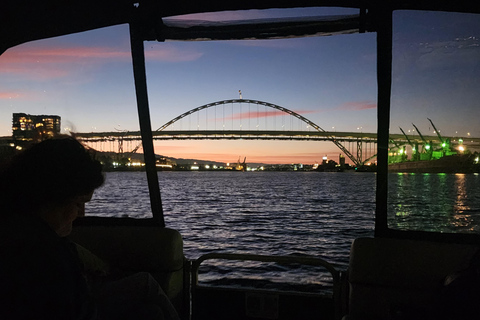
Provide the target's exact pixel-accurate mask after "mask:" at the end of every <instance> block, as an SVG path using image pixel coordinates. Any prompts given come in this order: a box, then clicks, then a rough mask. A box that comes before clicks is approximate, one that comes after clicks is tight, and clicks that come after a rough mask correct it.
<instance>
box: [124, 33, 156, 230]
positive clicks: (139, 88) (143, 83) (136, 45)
mask: <svg viewBox="0 0 480 320" xmlns="http://www.w3.org/2000/svg"><path fill="white" fill-rule="evenodd" d="M130 42H131V48H132V61H133V75H134V78H135V91H136V96H137V108H138V118H139V122H140V133H141V135H142V146H143V154H144V158H145V169H146V173H147V181H148V191H149V193H150V206H151V208H152V214H153V219H154V220H155V221H156V222H157V223H158V224H159V225H160V226H162V227H164V226H165V220H164V217H163V209H162V199H161V196H160V187H159V185H158V175H157V168H156V164H155V151H154V148H153V135H152V126H151V123H150V110H149V106H148V93H147V76H146V72H145V54H144V48H143V38H142V37H141V32H140V30H138V28H136V25H132V24H130Z"/></svg>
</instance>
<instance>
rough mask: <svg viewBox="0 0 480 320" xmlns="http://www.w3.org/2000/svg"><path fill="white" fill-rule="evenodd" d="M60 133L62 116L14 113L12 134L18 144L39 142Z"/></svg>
mask: <svg viewBox="0 0 480 320" xmlns="http://www.w3.org/2000/svg"><path fill="white" fill-rule="evenodd" d="M58 133H60V116H48V115H30V114H26V113H14V114H13V121H12V136H13V140H14V142H15V145H16V146H23V145H24V144H25V143H28V142H37V141H42V140H45V139H46V138H49V137H53V136H54V135H55V134H58Z"/></svg>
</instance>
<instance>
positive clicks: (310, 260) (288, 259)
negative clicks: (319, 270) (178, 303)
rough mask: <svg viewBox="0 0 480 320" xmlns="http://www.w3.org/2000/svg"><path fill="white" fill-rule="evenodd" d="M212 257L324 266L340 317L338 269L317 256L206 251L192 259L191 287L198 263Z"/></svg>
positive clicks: (337, 316)
mask: <svg viewBox="0 0 480 320" xmlns="http://www.w3.org/2000/svg"><path fill="white" fill-rule="evenodd" d="M212 259H223V260H237V261H260V262H276V263H282V264H293V263H300V264H304V265H311V266H321V267H324V268H325V269H326V270H327V271H328V272H329V273H330V274H331V275H332V279H333V304H334V312H335V319H340V317H341V303H340V296H341V292H340V291H341V280H340V271H338V270H336V269H335V267H334V266H333V265H332V264H331V263H329V262H327V261H326V260H323V259H321V258H317V257H303V256H272V255H259V254H237V253H216V252H213V253H207V254H204V255H202V256H201V257H199V258H198V259H196V260H193V261H192V273H191V274H192V287H195V286H197V285H198V269H199V268H200V264H201V263H202V262H204V261H205V260H212Z"/></svg>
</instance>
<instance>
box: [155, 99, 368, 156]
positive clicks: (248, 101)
mask: <svg viewBox="0 0 480 320" xmlns="http://www.w3.org/2000/svg"><path fill="white" fill-rule="evenodd" d="M233 103H251V104H257V105H262V106H266V107H269V108H272V109H276V110H279V111H282V112H284V113H286V114H289V115H291V116H293V117H295V118H297V119H300V120H301V121H303V122H305V123H306V124H308V125H309V126H311V127H312V128H314V129H315V130H317V131H320V132H326V131H325V130H323V129H322V128H321V127H320V126H319V125H317V124H316V123H314V122H313V121H310V120H308V119H307V118H305V117H304V116H302V115H300V114H298V113H296V112H295V111H292V110H290V109H287V108H285V107H282V106H279V105H276V104H273V103H269V102H265V101H259V100H250V99H231V100H222V101H216V102H212V103H208V104H205V105H203V106H200V107H196V108H193V109H191V110H189V111H187V112H185V113H182V114H181V115H179V116H178V117H175V118H173V119H172V120H170V121H168V122H167V123H165V124H164V125H162V126H161V127H160V128H158V129H157V130H156V131H162V130H164V129H165V128H167V127H169V126H170V125H172V124H174V123H175V122H177V121H179V120H181V119H183V118H185V117H186V116H188V115H191V114H193V113H195V112H198V111H200V110H203V109H207V108H211V107H215V106H219V105H224V104H233ZM329 140H330V141H332V142H333V143H334V144H335V145H336V146H337V147H338V148H339V149H340V150H341V151H342V152H343V153H345V155H346V156H347V157H348V158H350V160H352V161H353V162H354V163H355V164H356V165H358V164H360V161H359V160H358V159H357V158H356V157H354V156H353V155H352V154H351V153H350V151H348V150H347V148H345V147H344V146H343V145H342V144H341V143H340V142H338V141H336V139H335V138H334V137H330V138H329Z"/></svg>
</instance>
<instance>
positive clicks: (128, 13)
mask: <svg viewBox="0 0 480 320" xmlns="http://www.w3.org/2000/svg"><path fill="white" fill-rule="evenodd" d="M302 7H340V8H357V9H359V14H358V16H357V17H354V16H340V17H336V18H334V19H330V20H328V19H325V17H322V18H319V19H312V18H310V20H308V19H305V18H299V19H297V20H292V19H289V20H275V21H246V20H245V21H240V22H239V21H237V22H236V23H235V24H233V25H232V24H230V25H225V24H223V25H219V24H211V25H208V26H206V25H202V26H199V25H196V26H192V25H191V22H189V23H190V26H189V27H188V28H187V27H186V26H187V25H188V23H186V22H185V21H184V22H185V24H184V25H181V26H179V25H168V23H164V21H166V20H168V19H165V18H167V17H173V16H182V15H188V14H195V13H205V12H221V11H237V10H251V9H273V8H279V9H281V8H302ZM385 10H387V11H388V10H435V11H454V12H470V13H479V12H480V9H479V6H478V5H477V4H476V2H474V1H470V0H457V1H447V0H437V1H434V2H432V1H430V0H415V1H413V0H412V1H405V0H396V1H386V0H365V1H359V0H323V1H321V0H295V1H291V0H276V1H273V0H244V1H223V0H201V1H200V0H175V1H162V0H83V1H62V0H46V1H32V0H17V1H8V2H7V3H5V4H2V10H1V11H0V39H1V40H0V44H1V47H0V53H3V52H4V51H5V50H7V49H8V48H10V47H13V46H16V45H19V44H21V43H25V42H29V41H33V40H39V39H45V38H50V37H56V36H62V35H67V34H72V33H77V32H83V31H88V30H94V29H99V28H103V27H108V26H114V25H119V24H125V23H137V24H141V25H142V26H143V27H144V28H145V32H144V34H145V40H160V41H162V40H166V39H177V40H182V39H183V40H198V39H205V38H208V39H231V38H266V37H290V36H305V35H308V34H312V35H318V34H322V33H323V34H328V35H330V34H333V33H338V32H354V31H357V30H358V31H375V25H374V24H373V23H370V24H369V20H368V19H365V17H367V16H373V15H375V13H376V12H379V11H383V12H385ZM246 25H249V26H254V27H253V28H252V27H250V28H247V27H246ZM192 27H193V28H192Z"/></svg>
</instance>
